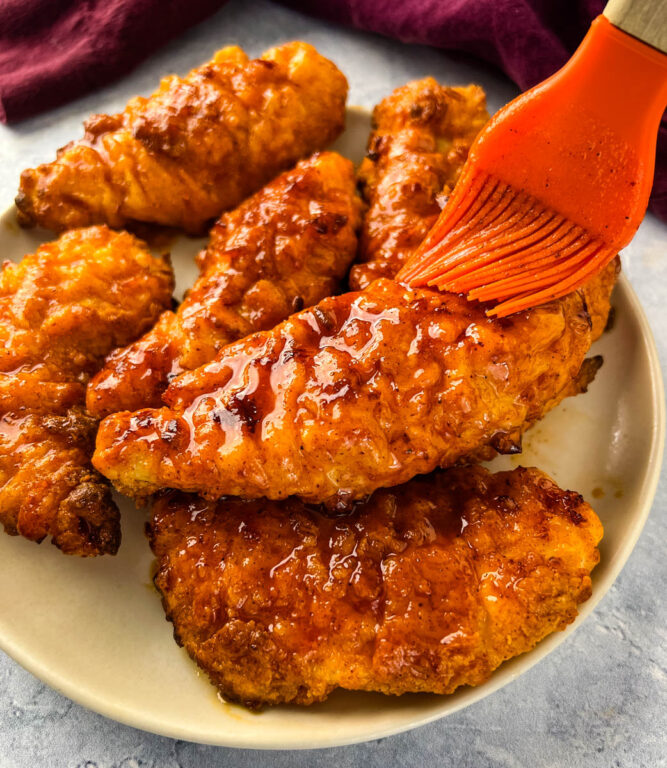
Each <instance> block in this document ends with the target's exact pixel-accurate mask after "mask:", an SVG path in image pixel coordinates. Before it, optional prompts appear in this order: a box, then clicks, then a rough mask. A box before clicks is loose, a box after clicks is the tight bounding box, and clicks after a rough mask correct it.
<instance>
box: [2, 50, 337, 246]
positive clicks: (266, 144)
mask: <svg viewBox="0 0 667 768" xmlns="http://www.w3.org/2000/svg"><path fill="white" fill-rule="evenodd" d="M346 96H347V81H346V80H345V77H344V75H343V74H342V73H341V72H340V71H339V70H338V68H337V67H336V66H335V65H334V64H333V63H332V62H330V61H329V60H328V59H325V58H324V57H323V56H320V54H319V53H318V52H317V51H316V50H315V49H314V48H313V47H312V46H311V45H308V44H307V43H301V42H294V43H287V44H285V45H281V46H279V47H277V48H272V49H271V50H269V51H267V52H266V53H265V54H264V55H263V56H262V57H261V58H260V59H253V60H249V59H248V57H247V56H246V55H245V53H243V51H242V50H241V49H240V48H237V47H236V46H233V47H229V48H223V49H222V50H221V51H219V52H218V53H217V54H216V55H215V56H214V57H213V59H212V60H211V61H209V62H207V63H206V64H204V65H203V66H201V67H199V68H197V69H194V70H193V71H192V72H190V73H189V74H188V75H187V76H186V77H185V78H180V77H177V76H175V75H172V76H170V77H167V78H165V79H164V80H163V81H162V83H161V84H160V87H159V89H158V90H157V91H156V92H155V93H154V94H153V95H152V96H150V97H149V98H143V97H140V96H138V97H136V98H134V99H132V100H131V101H130V102H129V103H128V105H127V107H126V108H125V110H124V111H123V112H121V113H119V114H115V115H93V116H92V117H90V118H89V119H88V120H87V121H86V122H85V124H84V128H85V134H84V137H83V139H79V140H77V141H73V142H71V143H70V144H68V145H67V146H65V147H63V148H62V149H61V150H59V152H58V154H57V158H56V160H55V161H53V162H51V163H46V164H45V165H41V166H39V167H38V168H36V169H29V170H26V171H24V172H23V174H22V176H21V186H20V190H19V194H18V197H17V198H16V205H17V207H18V209H19V221H20V223H21V224H22V225H24V226H30V225H32V224H40V225H41V226H43V227H47V228H48V229H53V230H55V231H57V232H59V231H62V230H65V229H71V228H73V227H84V226H88V225H90V224H102V223H104V224H108V225H109V226H111V227H123V226H126V225H127V224H128V223H129V222H132V221H142V222H152V223H157V224H163V225H168V226H173V227H181V228H183V229H185V230H186V231H188V232H191V233H200V232H201V231H202V230H203V228H204V225H205V224H206V222H208V221H209V220H211V219H213V218H215V217H216V216H219V215H220V213H221V212H222V211H223V210H226V209H228V208H231V207H232V206H234V205H236V204H238V203H239V202H241V200H243V199H244V198H245V197H247V196H248V195H249V194H251V193H253V192H255V191H256V190H257V189H259V188H260V187H261V186H262V185H263V184H265V183H266V182H268V181H270V180H271V179H272V178H273V177H274V176H275V175H276V174H278V173H280V172H281V171H283V170H285V169H286V168H288V167H289V166H291V165H292V164H293V163H295V162H296V161H297V160H299V159H300V158H301V157H305V156H307V155H310V154H312V153H313V152H315V151H317V150H319V149H324V147H326V146H327V144H329V143H330V142H331V141H332V140H333V139H335V138H336V136H337V135H338V134H339V133H340V132H341V131H342V129H343V126H344V121H345V99H346Z"/></svg>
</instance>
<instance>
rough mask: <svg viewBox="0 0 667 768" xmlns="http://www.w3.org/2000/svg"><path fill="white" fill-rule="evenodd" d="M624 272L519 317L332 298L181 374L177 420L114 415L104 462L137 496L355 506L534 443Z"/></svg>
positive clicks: (100, 463)
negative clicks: (508, 446)
mask: <svg viewBox="0 0 667 768" xmlns="http://www.w3.org/2000/svg"><path fill="white" fill-rule="evenodd" d="M614 274H615V273H614V268H613V267H611V268H610V269H609V270H607V272H605V273H603V275H602V276H600V277H599V278H597V279H596V280H595V281H592V282H591V284H589V286H587V288H586V289H585V291H584V292H582V293H577V294H572V295H570V296H567V297H565V298H564V299H562V300H559V301H557V302H554V303H552V304H548V305H544V306H542V307H539V308H536V309H534V310H531V311H528V312H523V313H519V314H517V315H514V316H512V317H511V318H507V319H504V320H491V319H489V318H487V317H486V316H485V315H484V307H483V306H482V305H476V304H473V303H470V302H467V301H466V300H465V299H463V298H462V297H458V296H454V295H451V294H440V293H437V292H433V291H429V290H409V289H406V288H405V287H403V286H401V285H400V284H398V283H396V282H393V281H390V280H384V279H382V280H378V281H376V282H375V283H373V284H372V285H371V286H370V287H369V288H368V289H367V290H366V291H364V292H362V293H351V294H346V295H343V296H338V297H332V298H329V299H325V300H324V301H322V302H320V304H319V305H317V306H316V307H314V308H312V309H309V310H306V311H304V312H301V313H299V314H297V315H293V316H292V317H291V318H289V319H288V320H287V321H285V322H284V323H282V324H281V325H279V326H277V327H276V328H274V329H273V330H271V331H267V332H264V333H257V334H254V335H252V336H250V337H248V338H246V339H244V340H242V341H239V342H236V343H235V344H232V345H230V346H228V347H226V348H225V349H224V350H223V351H222V352H221V353H220V354H219V356H218V357H217V358H216V359H215V360H214V361H212V362H211V363H209V364H208V365H206V366H203V367H201V368H199V369H197V370H195V371H192V372H190V373H186V374H183V375H182V376H180V377H178V378H177V379H176V380H175V381H174V382H173V383H172V384H171V386H170V387H169V389H168V390H167V392H166V393H165V401H166V402H167V403H168V404H169V406H170V407H169V408H162V409H159V410H153V409H145V410H142V411H138V412H136V413H134V414H131V413H120V414H114V415H112V416H110V417H109V418H107V419H105V420H104V421H103V422H102V424H101V427H100V431H99V434H98V442H97V450H96V453H95V458H94V463H95V466H96V467H97V468H98V469H100V471H101V472H103V473H104V474H106V475H107V477H109V478H110V479H111V480H112V481H113V482H114V484H115V485H116V486H117V487H118V488H119V489H120V490H123V491H124V492H128V493H130V494H134V495H137V496H142V495H146V494H148V493H151V492H153V491H155V490H158V489H159V488H161V487H171V488H178V489H181V490H186V491H195V492H199V493H202V494H203V495H205V496H207V497H208V498H217V497H219V496H221V495H225V494H230V495H237V496H244V497H249V498H256V497H260V496H267V497H269V498H273V499H280V498H285V497H287V496H290V495H298V496H300V497H302V498H303V499H306V500H308V501H313V502H315V501H316V502H321V501H324V502H327V503H329V504H330V505H332V506H345V505H346V504H347V503H348V502H350V501H351V500H354V499H361V498H364V497H365V496H367V495H368V494H369V493H371V492H372V491H373V490H375V489H376V488H380V487H389V486H393V485H396V484H398V483H401V482H405V481H407V480H409V479H410V478H411V477H413V476H414V475H416V474H421V473H426V472H429V471H431V470H432V469H434V468H435V467H437V466H447V465H451V464H453V463H455V462H456V461H458V460H460V459H461V458H462V457H464V456H466V455H468V454H470V453H471V452H473V451H475V450H477V449H479V448H480V447H482V446H484V445H487V444H488V443H490V442H491V441H493V440H494V439H496V438H497V437H498V436H502V435H512V434H514V433H516V432H517V431H518V432H520V431H521V429H523V428H525V426H527V425H528V424H529V423H530V422H532V421H534V420H535V419H537V418H539V417H540V416H541V415H542V413H543V412H544V411H545V410H546V409H548V408H550V407H552V406H553V405H554V404H555V403H557V402H558V401H559V400H560V399H561V398H562V397H564V396H565V395H566V394H570V393H571V388H572V385H573V381H576V377H577V374H578V372H579V370H580V368H581V366H582V362H583V360H584V355H585V353H586V351H587V350H588V348H589V346H590V344H591V341H592V338H593V334H594V331H595V329H596V328H597V327H600V326H601V327H604V322H605V318H606V316H607V313H608V309H609V303H608V302H609V293H610V291H611V287H612V285H613V281H614Z"/></svg>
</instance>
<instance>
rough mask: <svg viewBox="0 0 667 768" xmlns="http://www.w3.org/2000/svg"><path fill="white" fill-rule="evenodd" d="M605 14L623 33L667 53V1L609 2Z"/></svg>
mask: <svg viewBox="0 0 667 768" xmlns="http://www.w3.org/2000/svg"><path fill="white" fill-rule="evenodd" d="M603 14H604V15H605V16H606V17H607V18H608V19H609V21H611V23H612V24H613V25H614V26H615V27H618V28H619V29H621V30H623V32H627V33H628V35H632V36H633V37H636V38H637V39H639V40H641V41H642V43H648V45H652V46H653V47H654V48H657V49H658V50H659V51H662V53H667V0H609V2H608V3H607V6H606V8H605V9H604V11H603Z"/></svg>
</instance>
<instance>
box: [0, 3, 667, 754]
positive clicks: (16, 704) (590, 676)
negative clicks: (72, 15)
mask: <svg viewBox="0 0 667 768" xmlns="http://www.w3.org/2000/svg"><path fill="white" fill-rule="evenodd" d="M295 38H301V39H304V40H308V41H310V42H311V43H313V44H315V45H316V46H317V47H318V48H319V49H320V50H321V51H322V52H323V53H324V54H326V55H328V56H330V57H332V58H333V59H334V60H335V61H336V62H337V63H338V64H339V66H341V68H342V69H343V70H344V71H345V73H346V74H347V76H348V78H349V80H350V85H351V95H350V102H351V103H353V104H354V103H356V104H362V105H365V106H372V105H373V104H374V103H375V102H377V101H378V100H379V99H380V98H381V97H383V96H384V95H385V94H387V93H388V92H389V91H390V90H391V89H392V88H393V87H395V86H397V85H400V84H402V83H404V82H405V81H407V80H409V79H410V78H414V77H420V76H423V75H426V74H433V75H435V76H436V77H437V78H439V79H440V80H441V81H443V82H450V83H453V84H456V83H467V82H471V81H475V82H479V83H481V84H482V85H483V86H484V87H485V88H486V90H487V92H488V94H489V102H490V107H491V109H497V108H498V107H499V106H500V105H501V104H503V103H505V102H506V101H507V100H508V99H509V98H511V97H512V96H513V95H514V93H515V90H514V87H513V86H512V84H511V83H509V82H508V81H507V80H505V79H503V78H502V77H501V76H499V75H498V74H496V73H494V72H492V71H491V70H489V69H487V68H485V67H483V66H480V65H479V64H477V63H475V62H472V61H470V60H467V59H465V60H463V59H460V58H453V57H450V56H447V55H445V54H443V53H441V52H439V51H435V50H431V49H427V48H421V47H416V46H406V45H401V44H399V43H395V42H392V41H388V40H384V39H382V38H379V37H375V36H372V35H366V34H362V33H355V32H352V31H349V30H345V29H341V28H332V27H329V26H327V25H325V24H323V23H321V22H318V21H314V20H311V19H309V18H306V17H304V16H301V15H298V14H296V13H293V12H290V11H287V10H285V9H283V8H280V7H278V6H274V5H271V4H269V3H267V2H262V1H260V0H244V1H241V0H234V1H233V2H231V3H230V4H229V5H227V6H226V7H225V8H223V9H222V10H221V11H220V12H219V13H218V14H216V15H215V16H214V17H212V18H211V19H209V20H207V21H205V22H203V23H202V24H200V25H199V26H198V27H196V28H195V29H192V30H190V31H189V32H187V33H186V34H184V35H183V37H182V38H181V39H179V40H177V41H175V42H173V43H172V44H170V45H169V46H168V47H166V48H165V49H163V50H162V51H160V52H158V53H157V54H155V55H154V56H153V57H152V58H151V59H150V60H148V61H147V62H145V63H144V64H143V65H142V66H141V67H139V68H138V69H137V70H136V71H135V72H134V73H132V74H131V75H130V76H128V77H127V78H125V79H124V80H123V81H122V82H119V83H116V84H114V85H112V86H110V87H108V88H105V89H102V90H100V91H99V92H97V93H95V94H92V95H90V96H87V97H85V98H83V99H79V100H78V101H76V102H74V103H73V104H70V105H67V106H64V107H62V108H61V109H58V110H55V111H53V112H50V113H48V114H45V115H42V116H40V117H37V118H34V119H32V120H29V121H27V122H24V123H22V124H20V125H18V126H16V127H14V128H11V129H9V128H4V127H3V128H0V207H2V208H4V207H5V206H6V205H8V204H9V203H10V202H11V200H12V198H13V196H14V194H15V191H16V187H17V181H18V176H19V173H20V171H21V169H22V168H24V167H26V166H31V165H34V164H35V163H37V162H40V161H44V160H49V159H51V158H52V156H53V152H54V150H55V148H56V147H58V146H60V145H62V144H64V143H65V142H66V141H67V140H69V139H70V138H73V137H76V136H78V135H79V132H80V127H79V126H80V122H81V120H82V119H83V118H84V117H86V116H87V115H88V114H89V113H90V112H95V111H103V112H109V111H113V110H115V109H118V108H121V107H122V106H123V105H124V104H125V102H126V100H127V99H128V98H129V97H130V96H132V95H134V94H136V93H149V92H150V91H151V90H152V89H153V87H154V86H155V84H156V82H157V80H158V78H159V77H160V76H161V75H162V74H165V73H167V72H171V71H177V72H179V73H185V72H186V71H187V70H189V69H190V68H191V67H193V66H195V65H197V64H199V63H200V62H202V61H203V60H205V59H206V58H208V57H209V56H210V55H211V54H212V53H213V51H214V50H216V49H217V48H219V47H221V46H222V45H224V44H228V43H238V44H240V45H241V46H243V47H244V48H245V49H246V50H247V51H249V52H250V53H252V54H258V53H260V52H261V51H262V50H264V49H265V48H267V47H269V46H270V45H273V44H275V43H278V42H281V41H285V40H288V39H295ZM628 252H629V254H630V256H629V258H626V259H625V269H626V274H628V275H629V277H630V279H631V281H632V284H633V285H634V288H635V290H636V291H637V293H638V294H639V296H640V299H641V301H642V303H643V305H644V307H645V309H646V312H647V314H648V317H649V320H650V322H651V325H652V327H653V331H654V333H655V335H656V338H657V341H658V348H659V352H660V356H661V359H662V364H663V371H665V364H666V362H667V227H665V226H664V225H662V224H660V223H659V222H658V221H656V220H655V219H653V218H652V217H648V218H647V219H646V221H645V222H644V223H643V224H642V227H641V229H640V232H639V234H638V236H637V238H636V240H635V241H634V243H633V244H632V246H631V247H630V248H629V249H628ZM666 505H667V483H666V482H665V472H664V468H663V475H662V481H661V484H660V488H659V491H658V496H657V498H656V501H655V504H654V508H653V512H652V514H651V517H650V519H649V521H648V524H647V526H646V528H645V530H644V533H643V535H642V536H641V539H640V540H639V543H638V544H637V547H636V549H635V550H634V553H633V554H632V556H631V558H630V560H629V562H628V563H627V565H626V567H625V569H624V570H623V572H622V574H621V576H620V578H619V579H618V581H617V582H616V584H615V585H614V587H613V588H612V589H611V591H610V592H609V594H608V595H607V596H606V597H605V598H604V600H603V601H602V603H601V604H600V605H599V606H598V608H597V610H596V611H595V613H594V614H593V616H591V617H590V618H589V619H588V621H587V622H586V623H585V624H584V625H583V626H582V627H581V628H580V629H579V630H578V631H577V632H576V633H575V634H574V635H573V636H572V637H571V638H569V639H568V640H567V641H566V642H565V643H563V644H562V645H561V646H560V647H559V648H558V649H557V650H556V651H555V652H554V653H553V654H551V655H550V656H549V657H548V658H547V659H546V660H544V661H542V662H541V663H540V664H539V665H537V666H536V667H534V668H533V669H532V670H530V671H529V672H528V673H527V674H525V675H524V676H522V677H521V678H520V679H519V680H517V681H516V682H514V683H513V684H512V685H510V686H508V687H506V688H504V689H502V690H501V691H499V692H497V693H495V694H494V695H492V696H490V697H489V698H487V699H485V700H484V701H482V702H480V703H478V704H476V705H474V706H472V707H470V708H468V709H466V710H464V711H462V712H459V713H457V714H455V715H453V716H451V717H449V718H446V719H445V720H441V721H440V722H437V723H435V724H433V725H429V726H427V727H424V728H421V729H418V730H415V731H412V732H410V733H406V734H403V735H400V736H395V737H392V738H387V739H383V740H381V741H378V742H371V743H368V744H363V745H358V746H353V747H346V748H340V749H335V750H323V751H313V752H301V753H296V752H292V753H277V752H273V753H259V752H253V751H234V750H227V749H221V748H215V747H204V746H199V745H196V744H189V743H185V742H180V741H173V740H170V739H167V738H162V737H158V736H154V735H151V734H148V733H144V732H141V731H138V730H134V729H132V728H128V727H126V726H123V725H119V724H118V723H115V722H112V721H110V720H107V719H105V718H104V717H101V716H99V715H96V714H94V713H93V712H89V711H87V710H85V709H82V708H81V707H79V706H77V705H76V704H73V703H72V702H71V701H69V700H68V699H66V698H64V697H63V696H61V695H59V694H58V693H56V692H55V691H53V690H51V689H49V688H47V687H46V686H44V685H43V684H42V683H41V682H39V681H38V680H36V679H35V678H34V677H32V675H30V674H29V673H28V672H26V671H24V670H23V669H21V668H20V667H19V666H18V665H17V664H15V663H14V662H13V661H12V660H11V659H9V658H8V657H6V656H4V655H3V654H0V768H41V767H42V766H48V768H65V767H67V768H73V767H74V766H78V767H79V768H84V767H85V768H209V767H212V766H223V765H224V766H238V767H239V768H241V767H242V766H243V767H245V766H253V768H255V767H256V766H309V767H312V768H314V767H316V766H325V765H336V766H338V767H339V768H346V767H347V766H357V765H364V766H366V767H367V768H374V767H375V766H391V767H393V766H415V765H419V766H428V767H430V766H439V767H440V768H449V767H450V766H457V768H491V767H492V766H493V767H494V768H495V767H496V766H498V767H501V766H502V768H553V767H557V768H560V767H566V768H569V766H576V767H577V768H580V767H585V768H588V767H589V766H590V767H591V768H593V767H595V768H597V767H598V766H599V767H600V768H634V767H635V766H636V767H639V766H642V767H643V768H644V767H645V768H656V767H657V766H665V765H667V697H666V691H667V668H666V667H667V642H666V634H667V633H666V625H667V621H666V620H667V598H666V594H667V565H666V559H667V558H666V557H665V541H666V540H667V536H666V535H667V525H666V516H665V506H666ZM2 588H3V589H11V585H2Z"/></svg>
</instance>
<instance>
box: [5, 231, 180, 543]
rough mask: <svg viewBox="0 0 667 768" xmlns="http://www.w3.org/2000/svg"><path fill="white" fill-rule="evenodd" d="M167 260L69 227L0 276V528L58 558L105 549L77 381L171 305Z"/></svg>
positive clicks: (90, 430) (120, 237)
mask: <svg viewBox="0 0 667 768" xmlns="http://www.w3.org/2000/svg"><path fill="white" fill-rule="evenodd" d="M172 289H173V277H172V273H171V269H170V267H169V264H168V263H167V262H166V261H165V260H163V259H160V258H155V257H153V256H151V255H150V253H149V252H148V250H147V248H146V246H145V244H144V243H142V242H140V241H138V240H136V239H135V238H133V237H132V236H130V235H128V234H127V233H120V234H119V233H115V232H111V231H110V230H108V229H107V228H106V227H92V228H90V229H84V230H74V231H72V232H68V233H67V234H65V235H63V236H62V237H61V238H60V239H59V240H57V241H56V242H54V243H48V244H46V245H42V246H40V248H38V249H37V251H36V252H35V253H34V254H32V255H30V256H26V257H25V258H24V259H23V260H22V261H21V262H20V263H18V264H13V263H11V262H5V264H4V268H3V270H2V272H1V273H0V522H1V523H2V524H3V525H4V528H5V530H6V531H7V533H10V534H20V535H22V536H25V537H26V538H27V539H32V540H33V541H41V540H42V539H44V538H45V537H46V536H51V537H52V538H53V543H54V544H55V545H56V546H57V547H59V548H60V549H61V550H62V551H63V552H66V553H67V554H77V555H98V554H104V553H115V552H116V550H117V549H118V544H119V541H120V525H119V516H118V510H117V509H116V506H115V504H114V503H113V502H112V500H111V490H110V488H109V486H108V483H107V482H106V481H105V480H104V478H103V477H101V476H100V475H99V474H98V473H97V472H96V471H95V470H94V469H93V468H92V466H91V464H90V456H91V454H92V451H93V446H94V443H95V432H96V429H97V421H96V420H95V419H93V418H91V417H90V416H89V415H87V414H86V412H85V408H84V400H85V393H86V382H87V380H88V377H89V376H90V374H91V373H94V372H95V371H96V370H97V369H98V368H99V366H100V365H101V364H102V361H103V360H104V357H105V355H106V354H107V353H108V352H109V350H111V349H113V348H114V347H116V346H118V345H119V344H127V342H129V341H130V340H132V339H133V338H135V337H136V336H137V335H138V334H140V333H142V332H143V331H144V330H146V328H148V327H149V326H150V325H151V324H152V323H154V322H155V320H156V319H157V317H158V315H159V314H160V312H162V310H163V309H165V307H167V306H169V303H170V301H171V293H172Z"/></svg>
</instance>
